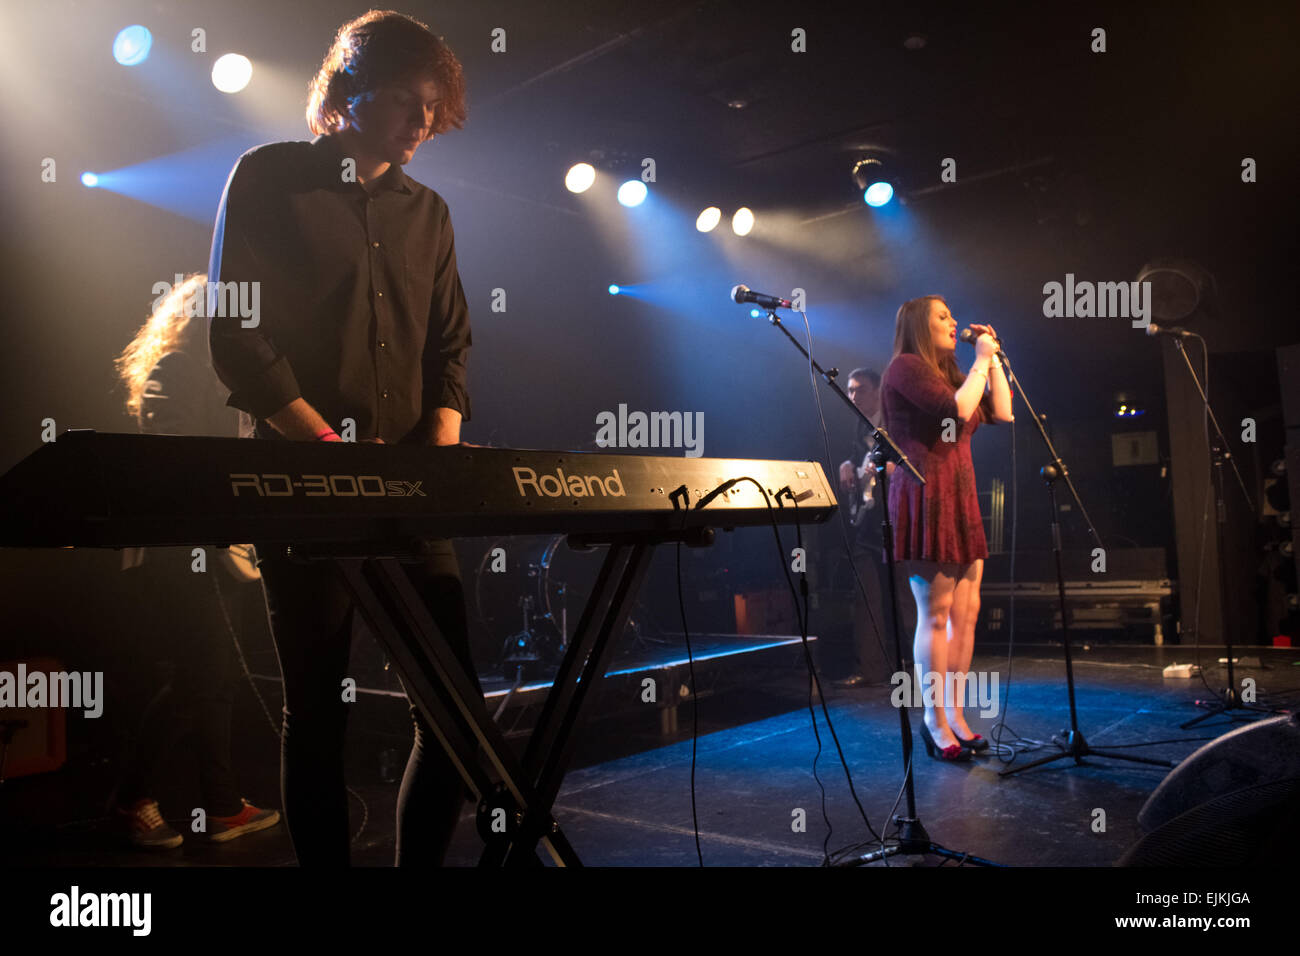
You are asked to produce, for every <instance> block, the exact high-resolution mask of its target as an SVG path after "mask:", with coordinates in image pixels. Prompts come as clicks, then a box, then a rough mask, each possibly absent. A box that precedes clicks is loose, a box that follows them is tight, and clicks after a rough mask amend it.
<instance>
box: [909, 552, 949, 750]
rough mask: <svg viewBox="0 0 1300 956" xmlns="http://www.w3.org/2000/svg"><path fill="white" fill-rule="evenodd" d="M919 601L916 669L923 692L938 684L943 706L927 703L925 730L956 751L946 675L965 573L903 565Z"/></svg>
mask: <svg viewBox="0 0 1300 956" xmlns="http://www.w3.org/2000/svg"><path fill="white" fill-rule="evenodd" d="M901 564H902V567H903V571H904V573H905V574H906V575H907V580H908V583H909V584H910V585H911V587H912V597H913V598H914V599H915V600H916V636H915V639H914V640H913V643H912V659H913V666H914V667H915V668H916V675H917V681H918V682H919V684H920V687H921V689H922V690H923V691H924V690H927V689H928V688H929V687H930V686H931V681H934V682H936V683H934V685H933V686H934V690H933V692H932V693H934V694H935V695H936V696H937V699H938V702H939V706H937V707H934V706H931V705H930V704H929V703H928V702H926V703H925V726H926V727H928V728H929V730H930V736H932V737H933V738H934V742H935V744H936V745H938V746H939V748H940V749H946V748H948V747H954V746H956V745H957V743H958V741H957V738H956V737H955V736H954V735H953V732H952V730H951V728H949V726H948V720H947V716H946V715H945V713H944V708H943V701H944V694H945V681H946V677H945V675H946V674H947V672H948V671H949V670H951V669H952V668H951V667H949V660H950V651H949V646H948V621H949V619H950V616H951V613H952V602H953V597H954V594H955V592H956V585H957V576H958V573H959V572H960V571H961V570H963V569H962V568H960V567H959V566H958V565H955V564H938V563H936V562H934V561H904V562H901Z"/></svg>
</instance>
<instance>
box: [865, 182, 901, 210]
mask: <svg viewBox="0 0 1300 956" xmlns="http://www.w3.org/2000/svg"><path fill="white" fill-rule="evenodd" d="M893 198H894V187H893V186H891V185H889V183H872V184H871V185H870V186H868V187H867V188H866V191H865V192H863V193H862V199H863V201H864V202H866V204H867V205H868V206H883V205H885V204H886V203H887V202H889V200H891V199H893Z"/></svg>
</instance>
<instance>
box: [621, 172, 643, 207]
mask: <svg viewBox="0 0 1300 956" xmlns="http://www.w3.org/2000/svg"><path fill="white" fill-rule="evenodd" d="M645 197H646V188H645V183H643V182H641V180H639V179H629V180H628V181H627V182H625V183H624V184H623V185H622V186H619V187H618V201H619V202H621V203H622V204H623V205H624V206H627V207H629V208H630V207H632V206H639V205H641V204H642V203H643V202H645Z"/></svg>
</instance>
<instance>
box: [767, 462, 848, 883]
mask: <svg viewBox="0 0 1300 956" xmlns="http://www.w3.org/2000/svg"><path fill="white" fill-rule="evenodd" d="M783 494H784V495H786V496H788V497H789V499H790V503H791V504H793V505H794V533H795V547H796V548H798V549H799V550H800V551H802V552H803V555H804V561H805V562H807V560H808V552H807V551H804V547H803V525H802V524H801V523H800V521H799V502H798V501H797V500H796V499H795V496H794V492H792V491H791V490H790V487H789V486H788V485H787V486H786V487H785V488H782V489H781V490H780V491H778V492H777V493H776V498H777V501H780V500H781V495H783ZM778 547H780V554H781V560H782V562H784V561H785V548H784V546H781V545H780V544H779V540H778ZM799 593H800V595H802V597H803V608H802V610H801V609H800V607H799V601H798V599H797V598H796V600H795V613H797V614H799V635H800V638H801V640H802V642H803V646H804V648H805V654H806V655H807V656H806V657H805V661H806V663H807V664H808V716H809V718H810V719H811V720H812V728H813V737H814V738H815V739H816V741H817V752H816V753H815V754H813V762H812V775H813V779H814V780H816V781H817V787H818V789H819V790H821V806H822V822H823V823H825V824H826V836H825V837H823V838H822V866H826V865H828V864H829V863H830V844H831V833H832V832H834V827H833V826H832V824H831V817H830V814H829V813H828V812H827V810H826V785H825V784H824V783H822V778H821V777H820V776H819V775H818V773H817V761H818V760H820V759H821V755H822V737H821V734H820V733H819V732H818V730H817V711H816V709H814V707H813V689H814V687H817V683H816V681H814V680H813V674H814V672H815V668H814V667H813V666H812V657H811V654H810V653H809V652H808V650H807V648H808V630H809V628H808V613H809V609H810V602H809V599H808V574H807V570H806V564H805V571H804V572H802V573H801V574H800V576H799ZM817 689H818V690H820V688H819V687H818V688H817Z"/></svg>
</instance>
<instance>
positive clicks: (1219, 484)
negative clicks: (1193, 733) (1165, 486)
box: [1174, 336, 1274, 730]
mask: <svg viewBox="0 0 1300 956" xmlns="http://www.w3.org/2000/svg"><path fill="white" fill-rule="evenodd" d="M1174 345H1175V347H1177V349H1178V354H1179V355H1181V356H1182V357H1183V362H1184V363H1185V364H1186V365H1187V371H1188V374H1190V375H1191V376H1192V382H1193V384H1195V385H1196V391H1197V392H1198V393H1199V394H1200V396H1201V401H1202V402H1203V403H1204V404H1205V413H1206V414H1207V415H1208V416H1209V419H1210V421H1211V423H1213V425H1214V431H1215V434H1216V436H1217V437H1216V438H1215V439H1214V440H1213V441H1211V442H1210V449H1209V450H1210V461H1211V462H1212V463H1213V464H1214V514H1215V520H1214V541H1215V547H1216V548H1217V549H1218V555H1219V621H1220V625H1221V627H1222V628H1223V645H1224V647H1225V648H1226V649H1227V653H1228V686H1227V687H1226V688H1224V690H1223V691H1222V692H1221V693H1220V694H1219V695H1218V696H1217V697H1216V698H1214V699H1212V700H1208V701H1202V700H1198V701H1197V702H1196V706H1197V707H1202V708H1204V709H1205V713H1203V714H1201V715H1200V716H1199V717H1193V718H1192V719H1191V720H1189V721H1187V722H1186V723H1184V724H1180V725H1179V727H1180V728H1181V729H1183V730H1186V729H1187V728H1189V727H1195V726H1196V725H1197V724H1199V723H1200V722H1201V721H1203V720H1209V719H1210V718H1211V717H1216V716H1218V715H1219V714H1227V715H1228V718H1229V720H1250V719H1252V718H1253V715H1254V714H1267V713H1274V711H1273V709H1272V708H1269V707H1261V706H1259V705H1256V704H1248V703H1245V702H1244V701H1243V700H1242V699H1241V697H1240V696H1238V694H1237V678H1236V675H1235V673H1234V670H1233V662H1232V636H1231V635H1232V627H1231V626H1230V620H1229V617H1228V601H1227V598H1228V580H1227V566H1226V558H1227V556H1226V555H1225V554H1224V551H1223V526H1224V523H1225V522H1226V521H1227V501H1226V500H1225V498H1224V493H1223V485H1224V482H1223V463H1224V462H1225V461H1229V462H1231V463H1232V470H1233V472H1234V473H1235V474H1236V476H1237V484H1238V485H1239V486H1240V487H1241V493H1242V495H1243V496H1245V498H1246V505H1247V507H1249V508H1250V510H1251V511H1252V512H1253V511H1254V510H1255V503H1254V502H1253V501H1251V499H1250V492H1249V491H1247V490H1246V482H1245V480H1244V479H1243V478H1242V477H1241V470H1240V469H1238V468H1237V460H1236V458H1234V457H1233V455H1232V452H1230V451H1229V450H1228V439H1227V438H1225V437H1224V434H1223V429H1222V428H1220V427H1219V420H1218V418H1216V417H1215V415H1214V409H1213V408H1211V407H1210V398H1209V396H1208V395H1206V394H1205V389H1204V388H1203V387H1202V385H1201V380H1200V378H1199V377H1198V376H1197V374H1196V369H1195V368H1193V367H1192V360H1191V359H1189V358H1188V357H1187V350H1186V349H1185V348H1183V340H1182V337H1181V336H1180V337H1176V338H1175V339H1174ZM1196 640H1197V643H1200V640H1201V622H1200V621H1197V622H1196ZM1239 710H1244V711H1248V712H1249V713H1247V714H1246V715H1244V716H1243V715H1238V714H1236V713H1233V712H1234V711H1239Z"/></svg>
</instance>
